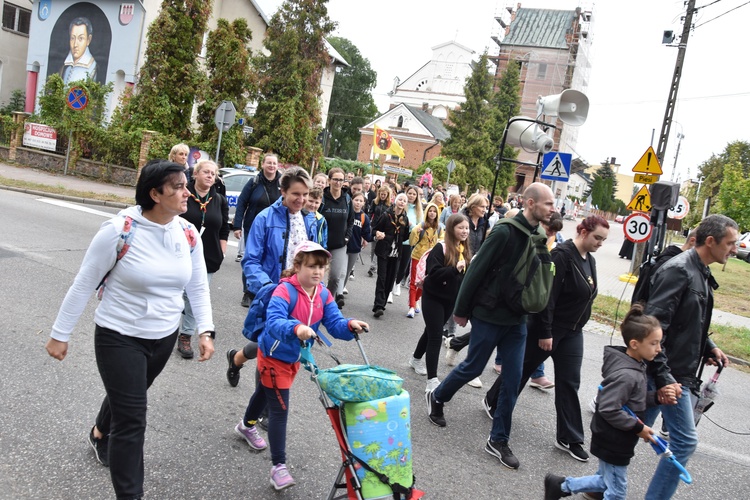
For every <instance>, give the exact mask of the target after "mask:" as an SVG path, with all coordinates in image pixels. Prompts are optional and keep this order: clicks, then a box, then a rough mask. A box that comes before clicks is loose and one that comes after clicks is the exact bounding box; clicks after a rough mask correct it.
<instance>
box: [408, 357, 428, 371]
mask: <svg viewBox="0 0 750 500" xmlns="http://www.w3.org/2000/svg"><path fill="white" fill-rule="evenodd" d="M409 366H411V367H412V368H414V371H415V372H417V375H427V368H425V366H424V360H423V359H417V358H415V357H414V356H410V357H409Z"/></svg>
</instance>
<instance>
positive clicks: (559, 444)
mask: <svg viewBox="0 0 750 500" xmlns="http://www.w3.org/2000/svg"><path fill="white" fill-rule="evenodd" d="M555 448H557V449H558V450H562V451H566V452H568V454H569V455H570V456H571V457H573V458H575V459H576V460H578V461H579V462H588V461H589V454H588V453H586V450H584V449H583V446H581V443H566V442H565V441H560V440H559V439H558V440H557V441H555Z"/></svg>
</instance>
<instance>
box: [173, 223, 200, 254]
mask: <svg viewBox="0 0 750 500" xmlns="http://www.w3.org/2000/svg"><path fill="white" fill-rule="evenodd" d="M177 220H178V221H179V223H180V227H182V232H183V233H185V238H187V241H188V244H189V245H190V253H193V250H195V246H196V245H197V244H198V240H197V239H196V237H195V231H194V230H193V228H194V226H193V225H192V224H191V223H190V222H188V221H187V220H185V219H183V218H182V217H178V219H177Z"/></svg>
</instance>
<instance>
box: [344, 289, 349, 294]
mask: <svg viewBox="0 0 750 500" xmlns="http://www.w3.org/2000/svg"><path fill="white" fill-rule="evenodd" d="M344 295H349V290H347V289H346V287H344Z"/></svg>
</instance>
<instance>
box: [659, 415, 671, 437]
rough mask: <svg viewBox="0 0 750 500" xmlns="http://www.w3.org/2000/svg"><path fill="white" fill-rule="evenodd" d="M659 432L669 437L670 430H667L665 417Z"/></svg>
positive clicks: (662, 435)
mask: <svg viewBox="0 0 750 500" xmlns="http://www.w3.org/2000/svg"><path fill="white" fill-rule="evenodd" d="M659 434H661V437H663V438H664V439H669V431H668V430H667V424H666V422H664V419H662V421H661V429H659Z"/></svg>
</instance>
